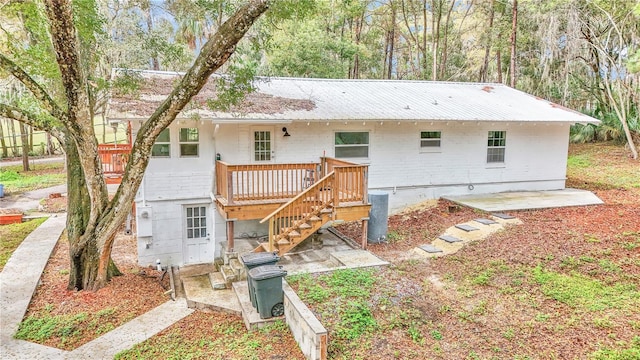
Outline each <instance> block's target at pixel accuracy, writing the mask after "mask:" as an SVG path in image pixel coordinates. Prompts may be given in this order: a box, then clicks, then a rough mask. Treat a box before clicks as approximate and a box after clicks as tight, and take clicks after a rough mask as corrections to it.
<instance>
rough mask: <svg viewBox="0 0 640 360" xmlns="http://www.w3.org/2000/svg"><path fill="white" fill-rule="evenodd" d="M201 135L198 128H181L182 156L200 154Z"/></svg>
mask: <svg viewBox="0 0 640 360" xmlns="http://www.w3.org/2000/svg"><path fill="white" fill-rule="evenodd" d="M199 137H200V136H199V134H198V129H197V128H182V129H180V156H183V157H195V156H198V150H199V149H198V142H199Z"/></svg>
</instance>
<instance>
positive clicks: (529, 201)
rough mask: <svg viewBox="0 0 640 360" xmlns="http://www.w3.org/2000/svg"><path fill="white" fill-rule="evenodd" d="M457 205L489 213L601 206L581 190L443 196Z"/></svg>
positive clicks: (600, 201)
mask: <svg viewBox="0 0 640 360" xmlns="http://www.w3.org/2000/svg"><path fill="white" fill-rule="evenodd" d="M443 198H444V199H447V200H450V201H453V202H455V203H458V204H461V205H464V206H468V207H471V208H474V209H479V210H483V211H487V212H496V211H512V210H532V209H548V208H557V207H565V206H585V205H600V204H603V201H602V200H600V198H598V197H597V196H596V195H595V194H594V193H592V192H591V191H586V190H579V189H562V190H549V191H514V192H504V193H495V194H481V195H461V196H443Z"/></svg>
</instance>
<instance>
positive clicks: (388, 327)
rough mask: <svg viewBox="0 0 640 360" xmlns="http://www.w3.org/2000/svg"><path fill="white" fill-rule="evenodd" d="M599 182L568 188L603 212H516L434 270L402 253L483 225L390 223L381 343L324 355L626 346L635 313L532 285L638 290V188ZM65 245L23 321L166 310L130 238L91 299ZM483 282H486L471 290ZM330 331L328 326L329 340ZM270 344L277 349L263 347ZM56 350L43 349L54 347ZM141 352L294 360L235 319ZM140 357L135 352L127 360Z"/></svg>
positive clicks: (455, 219)
mask: <svg viewBox="0 0 640 360" xmlns="http://www.w3.org/2000/svg"><path fill="white" fill-rule="evenodd" d="M588 151H595V152H597V153H598V157H597V159H599V160H598V161H599V162H601V163H597V164H593V165H594V166H593V167H594V168H597V166H603V164H608V165H609V166H612V167H620V169H621V171H622V172H621V173H622V174H628V173H629V172H630V171H629V170H628V169H631V172H633V171H634V169H640V166H638V167H637V168H636V167H635V166H636V165H637V163H632V162H630V161H631V160H629V159H628V158H627V157H626V156H625V155H624V154H623V153H624V150H622V149H620V148H617V147H612V146H607V145H603V146H600V145H595V146H594V145H585V146H575V145H572V146H571V154H581V153H584V152H588ZM594 171H597V170H593V169H592V168H591V167H588V168H585V172H584V173H576V174H569V179H568V181H567V186H568V187H577V188H583V189H588V190H592V191H594V192H595V193H596V194H597V195H598V196H599V197H600V198H601V199H602V200H603V201H604V202H605V205H599V206H584V207H571V208H559V209H547V210H535V211H519V212H512V214H513V215H515V216H517V217H518V218H520V219H521V220H522V221H523V225H519V226H512V227H509V228H507V229H505V230H504V231H502V232H499V233H496V234H494V235H492V236H490V237H489V238H487V239H485V240H483V241H479V242H475V243H472V244H469V245H468V246H466V247H465V248H464V249H463V250H461V251H460V252H458V253H456V254H454V255H450V256H447V257H444V258H441V259H437V260H431V261H426V262H419V261H415V260H408V259H407V252H408V251H409V250H411V249H412V248H413V247H415V246H417V245H421V244H424V243H427V242H429V240H428V239H433V238H434V237H437V236H438V235H439V234H441V233H442V232H443V231H444V230H445V229H446V228H448V227H450V226H453V225H455V224H458V223H461V222H466V221H469V220H472V219H474V218H478V217H482V216H485V215H486V214H482V213H480V212H478V211H474V210H471V209H467V208H462V207H457V206H455V205H453V204H451V203H449V202H447V201H438V202H435V203H434V204H433V205H434V206H425V207H422V208H417V209H415V210H413V211H411V212H407V213H404V214H399V215H394V216H392V217H390V219H389V230H390V233H393V236H389V242H388V243H387V244H379V245H370V247H369V250H371V251H372V252H374V253H375V254H377V255H378V256H380V257H382V258H384V259H385V260H388V261H390V262H391V263H392V265H391V266H389V267H388V268H383V269H380V270H378V272H377V277H378V278H379V279H380V289H385V290H388V291H387V292H386V293H387V294H391V295H392V296H391V303H392V304H393V306H389V307H380V306H378V307H374V310H373V312H374V317H375V318H376V320H377V322H378V325H379V327H378V329H377V330H376V332H375V333H373V334H372V335H366V336H364V337H363V339H360V340H358V341H356V342H355V344H356V345H353V347H351V348H345V349H346V350H344V349H343V350H344V351H343V350H340V351H337V350H336V348H335V347H332V346H333V344H330V349H329V350H330V351H329V352H330V358H367V359H394V358H395V359H409V358H414V359H422V358H439V359H465V358H469V359H473V358H487V359H489V358H498V359H501V358H521V359H524V358H531V359H547V358H561V359H585V358H588V357H589V356H590V355H589V354H591V353H592V352H593V351H595V350H596V349H598V348H601V347H608V348H620V347H622V348H625V347H628V344H630V343H631V342H632V339H633V336H634V335H637V334H638V329H640V312H638V311H633V312H631V313H621V312H620V311H618V310H617V309H615V308H613V309H608V310H606V311H592V312H583V311H578V310H576V308H574V307H572V306H569V305H567V304H564V303H561V302H558V301H555V300H553V299H551V298H550V297H548V296H546V295H544V294H543V293H542V292H541V291H540V286H539V285H537V284H535V283H534V282H533V281H532V280H531V275H530V271H531V268H534V267H535V266H536V265H538V264H540V265H543V266H544V268H545V269H547V270H552V271H557V272H559V273H563V274H567V275H571V274H576V273H580V274H588V275H589V277H590V278H593V279H597V280H599V281H601V282H602V283H603V284H605V285H612V286H613V285H615V284H616V283H619V282H626V283H632V284H635V285H636V287H640V251H639V248H638V247H633V246H626V244H633V243H635V242H638V241H640V187H635V188H622V187H619V186H617V185H612V182H610V181H608V179H604V178H603V179H599V178H598V179H594V177H593V176H592V175H593V174H589V172H594ZM340 231H341V232H343V233H345V234H351V235H352V236H353V238H356V239H358V238H359V236H360V229H359V225H358V224H357V223H354V224H344V225H343V226H341V227H340ZM65 244H66V242H61V243H60V244H59V245H58V248H57V249H56V252H55V254H54V256H53V257H52V260H51V261H50V263H49V265H48V266H47V269H46V270H45V274H44V275H43V284H42V285H41V286H40V287H39V288H38V291H37V294H36V297H35V298H34V302H33V303H32V305H31V306H30V310H29V311H30V313H40V314H45V313H49V312H50V313H51V314H67V315H73V314H78V313H83V312H86V313H93V312H99V311H101V310H104V309H109V308H116V309H117V310H116V311H115V312H114V314H117V315H113V316H114V319H113V321H112V324H114V325H113V326H117V325H115V324H119V323H121V322H124V321H126V320H129V319H131V318H133V317H135V316H136V315H135V314H141V313H143V312H145V311H147V310H149V309H151V308H152V307H154V306H156V305H157V304H160V303H161V302H162V301H165V300H166V299H167V297H166V296H163V295H162V292H163V289H162V288H161V287H160V286H159V285H158V283H157V280H156V279H155V278H149V277H145V276H140V275H138V273H139V271H140V269H139V268H138V267H137V266H136V265H135V264H136V251H135V249H136V246H135V239H134V238H133V237H128V238H126V239H121V240H119V241H118V242H117V243H116V249H114V259H115V261H116V263H117V264H118V266H119V267H120V269H121V270H123V271H124V272H125V273H126V275H125V276H123V277H119V278H116V279H114V281H113V282H112V283H111V284H110V285H109V286H108V287H107V288H105V289H102V290H100V291H98V292H96V293H87V292H75V291H69V290H66V281H67V277H68V275H67V274H66V273H65V270H66V269H68V258H67V256H68V254H67V253H66V252H65V251H67V250H66V249H65ZM590 259H592V260H590ZM603 264H604V265H607V264H611V267H607V266H603ZM487 272H488V273H489V274H490V277H489V280H488V281H487V282H486V283H474V281H476V277H478V276H479V275H481V274H483V273H487ZM147 274H152V275H153V272H152V271H147ZM134 311H135V312H134ZM109 316H111V315H109ZM390 319H400V320H393V321H392V320H390ZM394 321H396V322H394ZM398 324H400V325H398ZM409 325H411V326H412V327H415V328H414V330H415V331H417V334H418V335H419V336H418V337H417V338H418V339H420V340H419V341H416V340H415V339H412V338H411V337H410V336H408V328H407V326H409ZM403 326H404V327H403ZM87 327H89V326H87ZM103 330H104V329H103ZM333 330H335V329H332V328H330V327H329V331H330V336H329V339H330V341H331V339H332V337H331V331H333ZM97 332H99V331H97V330H96V329H95V328H94V329H93V330H92V331H90V332H84V333H83V335H81V336H80V338H79V339H78V340H77V341H74V342H73V343H68V344H63V345H64V346H62V347H64V348H74V347H76V346H78V345H79V344H82V343H85V342H87V341H88V340H90V339H91V338H94V337H97V336H99V334H97ZM198 334H201V335H200V336H198ZM274 334H275V335H274ZM274 336H275V337H276V338H277V339H276V340H278V341H276V342H270V341H271V340H270V339H272V338H273V337H274ZM234 339H235V340H234ZM236 340H238V341H236ZM53 342H54V341H52V343H47V344H50V345H52V346H60V345H59V344H58V345H56V344H53ZM58 343H60V339H58ZM146 344H147V345H146V348H145V347H144V346H143V347H141V348H140V351H141V352H142V353H143V354H153V351H155V350H158V349H159V350H161V351H166V352H164V353H162V352H159V353H157V354H158V356H162V354H164V355H165V356H168V355H170V354H172V352H171V351H174V350H171V349H172V348H171V347H168V346H169V345H167V344H182V345H183V348H182V350H185V351H187V350H188V351H191V353H186V354H198V353H199V354H205V353H203V352H202V351H203V349H205V348H206V349H209V350H207V352H206V354H208V355H210V357H213V358H216V357H220V358H225V354H222V355H220V354H219V353H218V352H217V351H218V350H216V349H220V348H226V349H234V350H229V351H235V352H233V353H229V354H232V355H227V356H226V358H239V359H240V358H249V357H250V356H253V358H260V359H262V358H265V359H289V358H300V353H299V350H297V348H296V345H295V342H293V340H292V338H291V336H290V335H289V334H288V333H287V330H286V329H281V330H277V331H272V332H270V333H268V334H267V333H264V332H256V333H248V332H246V330H244V327H243V325H242V323H241V320H239V319H238V318H237V317H233V316H228V315H222V314H217V313H214V314H206V313H200V312H196V313H194V314H193V315H191V316H189V317H187V318H185V319H183V320H182V321H180V322H179V323H177V324H175V325H174V326H172V327H170V328H168V329H167V330H165V331H163V332H162V333H161V334H159V335H158V336H156V337H154V338H152V339H151V340H150V341H149V342H148V343H146ZM194 344H195V345H194ZM247 344H248V345H249V347H244V348H242V350H241V352H238V350H237V349H239V348H240V347H241V346H245V345H247ZM171 346H173V345H171ZM251 346H254V347H253V348H252V347H251ZM261 346H264V348H263V347H261ZM189 349H190V350H189ZM347 351H348V352H347ZM245 352H246V353H245ZM173 354H174V355H175V353H173ZM243 354H246V356H247V357H243ZM185 356H186V355H185ZM203 356H204V355H203ZM135 357H136V355H135V353H130V357H125V358H135Z"/></svg>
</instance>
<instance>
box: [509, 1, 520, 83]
mask: <svg viewBox="0 0 640 360" xmlns="http://www.w3.org/2000/svg"><path fill="white" fill-rule="evenodd" d="M512 17H513V19H512V22H511V59H510V62H509V79H510V85H511V87H512V88H515V87H516V34H517V33H518V0H513V9H512Z"/></svg>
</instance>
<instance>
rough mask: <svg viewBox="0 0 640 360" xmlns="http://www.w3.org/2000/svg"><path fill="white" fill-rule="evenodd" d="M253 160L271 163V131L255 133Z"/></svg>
mask: <svg viewBox="0 0 640 360" xmlns="http://www.w3.org/2000/svg"><path fill="white" fill-rule="evenodd" d="M253 160H254V161H271V131H268V130H267V131H262V130H258V131H254V132H253Z"/></svg>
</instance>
